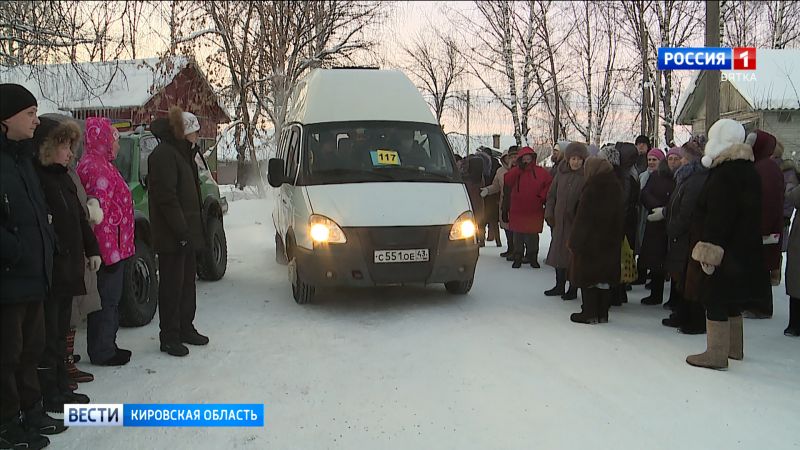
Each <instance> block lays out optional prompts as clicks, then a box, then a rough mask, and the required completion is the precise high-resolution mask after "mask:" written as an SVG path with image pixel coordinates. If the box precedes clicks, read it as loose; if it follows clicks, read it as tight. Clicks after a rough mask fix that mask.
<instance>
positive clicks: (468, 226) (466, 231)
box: [450, 211, 478, 241]
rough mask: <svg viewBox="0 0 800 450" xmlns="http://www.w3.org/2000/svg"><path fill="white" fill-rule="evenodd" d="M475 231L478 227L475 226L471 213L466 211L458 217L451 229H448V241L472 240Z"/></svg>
mask: <svg viewBox="0 0 800 450" xmlns="http://www.w3.org/2000/svg"><path fill="white" fill-rule="evenodd" d="M477 231H478V227H477V226H475V220H474V219H473V218H472V213H471V212H470V211H467V212H465V213H463V214H461V215H460V216H458V219H456V221H455V222H454V223H453V227H452V228H450V240H451V241H457V240H460V239H472V238H474V237H475V233H476V232H477Z"/></svg>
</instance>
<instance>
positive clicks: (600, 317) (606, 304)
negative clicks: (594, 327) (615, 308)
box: [597, 289, 611, 323]
mask: <svg viewBox="0 0 800 450" xmlns="http://www.w3.org/2000/svg"><path fill="white" fill-rule="evenodd" d="M598 290H599V291H600V292H599V294H598V300H599V301H598V304H597V322H598V323H608V310H609V309H611V290H610V289H598Z"/></svg>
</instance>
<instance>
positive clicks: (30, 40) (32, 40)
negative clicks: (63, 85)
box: [0, 1, 94, 66]
mask: <svg viewBox="0 0 800 450" xmlns="http://www.w3.org/2000/svg"><path fill="white" fill-rule="evenodd" d="M77 8H78V3H77V2H47V1H6V2H0V65H3V66H16V65H23V64H33V63H42V62H64V61H74V60H75V59H74V55H72V52H71V49H72V48H74V46H76V45H81V44H91V43H92V42H93V40H94V37H93V36H92V35H91V34H90V33H88V32H86V31H84V30H82V23H81V22H80V21H79V18H77V17H76V11H77Z"/></svg>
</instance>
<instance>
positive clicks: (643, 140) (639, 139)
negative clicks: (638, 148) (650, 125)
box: [633, 134, 650, 148]
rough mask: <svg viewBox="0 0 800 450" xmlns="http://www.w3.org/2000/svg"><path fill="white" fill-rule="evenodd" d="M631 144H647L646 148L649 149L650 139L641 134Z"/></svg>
mask: <svg viewBox="0 0 800 450" xmlns="http://www.w3.org/2000/svg"><path fill="white" fill-rule="evenodd" d="M633 144H634V145H639V144H647V148H650V138H649V137H647V136H645V135H643V134H640V135H639V136H637V137H636V140H635V141H634V142H633Z"/></svg>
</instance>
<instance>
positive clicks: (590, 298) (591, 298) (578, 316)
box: [569, 288, 600, 324]
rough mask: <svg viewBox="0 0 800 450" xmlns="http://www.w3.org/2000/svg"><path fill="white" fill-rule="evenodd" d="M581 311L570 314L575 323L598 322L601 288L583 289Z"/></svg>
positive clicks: (570, 318)
mask: <svg viewBox="0 0 800 450" xmlns="http://www.w3.org/2000/svg"><path fill="white" fill-rule="evenodd" d="M582 298H583V302H582V304H581V312H579V313H574V314H572V315H570V316H569V320H571V321H573V322H575V323H585V324H596V323H597V322H598V320H597V312H598V306H599V305H600V289H598V288H588V289H584V290H583V295H582Z"/></svg>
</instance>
